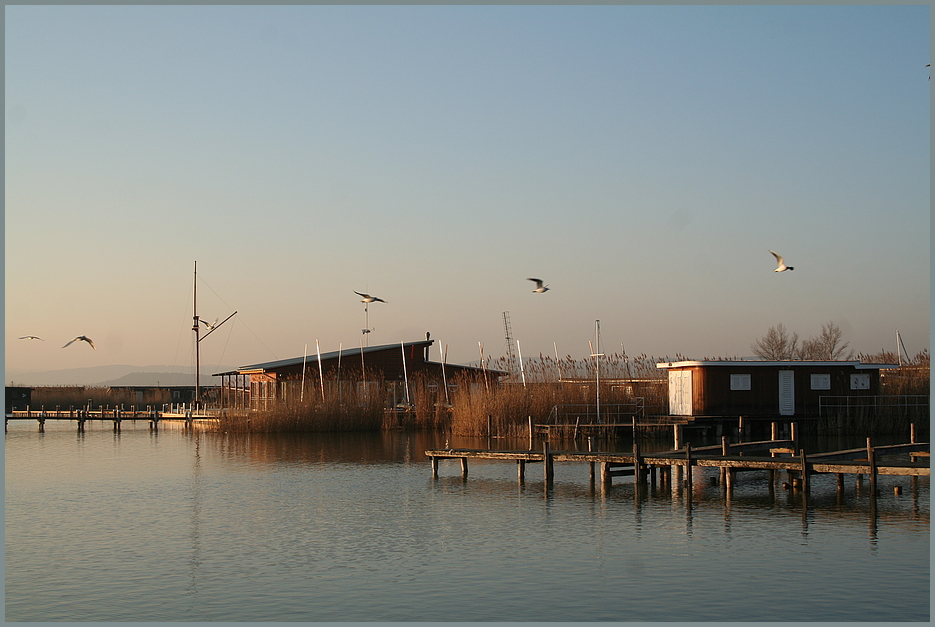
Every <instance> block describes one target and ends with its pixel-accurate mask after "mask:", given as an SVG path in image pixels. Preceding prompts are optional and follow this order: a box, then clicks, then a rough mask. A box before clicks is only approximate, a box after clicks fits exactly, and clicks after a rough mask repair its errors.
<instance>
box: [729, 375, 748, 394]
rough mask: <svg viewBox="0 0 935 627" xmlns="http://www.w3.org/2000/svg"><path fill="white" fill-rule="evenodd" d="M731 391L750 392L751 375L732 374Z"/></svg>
mask: <svg viewBox="0 0 935 627" xmlns="http://www.w3.org/2000/svg"><path fill="white" fill-rule="evenodd" d="M730 389H732V390H749V389H750V375H748V374H732V375H731V376H730Z"/></svg>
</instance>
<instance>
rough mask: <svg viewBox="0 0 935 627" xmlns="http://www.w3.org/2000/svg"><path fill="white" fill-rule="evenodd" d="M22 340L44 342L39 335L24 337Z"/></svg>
mask: <svg viewBox="0 0 935 627" xmlns="http://www.w3.org/2000/svg"><path fill="white" fill-rule="evenodd" d="M20 339H21V340H42V338H41V337H39V336H37V335H24V336H23V337H21V338H20ZM42 341H43V342H45V340H42Z"/></svg>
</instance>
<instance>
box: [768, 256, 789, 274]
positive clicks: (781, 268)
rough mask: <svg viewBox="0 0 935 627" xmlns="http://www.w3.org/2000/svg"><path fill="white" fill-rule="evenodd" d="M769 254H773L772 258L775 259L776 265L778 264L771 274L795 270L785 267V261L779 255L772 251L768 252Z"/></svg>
mask: <svg viewBox="0 0 935 627" xmlns="http://www.w3.org/2000/svg"><path fill="white" fill-rule="evenodd" d="M769 252H771V253H773V257H775V258H776V263H777V264H779V265H777V266H776V269H775V270H773V272H785V271H786V270H795V268H793V267H792V266H787V265H786V260H785V259H783V258H782V256H781V255H780V254H779V253H775V252H773V251H769Z"/></svg>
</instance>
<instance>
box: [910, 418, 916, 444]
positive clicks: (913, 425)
mask: <svg viewBox="0 0 935 627" xmlns="http://www.w3.org/2000/svg"><path fill="white" fill-rule="evenodd" d="M909 443H910V444H915V443H916V423H914V422H910V423H909Z"/></svg>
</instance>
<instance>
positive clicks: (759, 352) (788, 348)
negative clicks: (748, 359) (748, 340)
mask: <svg viewBox="0 0 935 627" xmlns="http://www.w3.org/2000/svg"><path fill="white" fill-rule="evenodd" d="M798 343H799V335H798V333H792V334H791V335H790V334H789V332H788V331H787V330H786V327H785V325H783V324H782V323H781V322H780V323H779V324H777V325H776V326H774V327H770V328H769V331H767V333H766V335H764V336H763V337H761V338H760V339H758V340H757V341H756V342H754V343H753V344H751V345H750V350H752V351H753V354H754V355H756V356H757V357H760V358H761V359H767V360H769V361H780V360H786V359H795V358H796V357H797V356H798V354H799V349H798Z"/></svg>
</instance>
